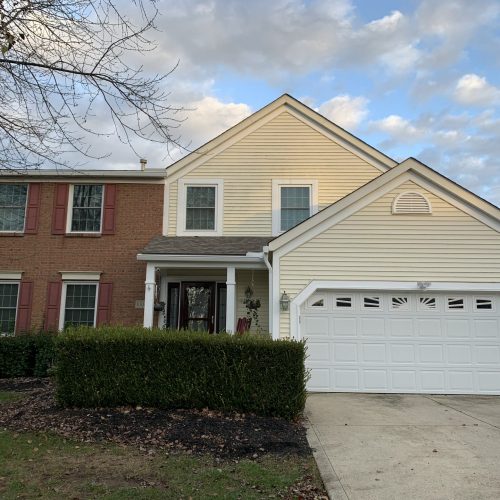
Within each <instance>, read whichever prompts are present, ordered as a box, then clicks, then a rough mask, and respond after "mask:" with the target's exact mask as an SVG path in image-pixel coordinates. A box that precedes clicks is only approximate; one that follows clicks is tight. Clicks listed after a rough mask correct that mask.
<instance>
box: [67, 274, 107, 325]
mask: <svg viewBox="0 0 500 500" xmlns="http://www.w3.org/2000/svg"><path fill="white" fill-rule="evenodd" d="M92 284H94V285H96V293H95V304H94V325H93V326H94V327H95V326H96V322H97V304H98V302H99V282H98V281H63V284H62V285H63V286H62V290H61V306H60V310H59V330H60V331H63V330H64V313H65V310H66V292H67V286H68V285H92Z"/></svg>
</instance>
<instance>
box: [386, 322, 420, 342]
mask: <svg viewBox="0 0 500 500" xmlns="http://www.w3.org/2000/svg"><path fill="white" fill-rule="evenodd" d="M387 322H388V327H389V332H390V334H391V336H392V337H410V338H411V337H413V336H414V335H415V325H414V324H413V318H411V317H410V318H388V319H387Z"/></svg>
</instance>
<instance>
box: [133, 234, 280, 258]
mask: <svg viewBox="0 0 500 500" xmlns="http://www.w3.org/2000/svg"><path fill="white" fill-rule="evenodd" d="M272 239H273V236H264V237H261V236H156V237H154V238H153V239H152V240H151V241H150V242H149V243H148V244H147V245H146V247H145V248H144V250H143V251H142V254H150V255H246V254H247V253H248V252H262V248H263V247H264V246H266V245H267V244H268V243H269V242H270V241H271V240H272Z"/></svg>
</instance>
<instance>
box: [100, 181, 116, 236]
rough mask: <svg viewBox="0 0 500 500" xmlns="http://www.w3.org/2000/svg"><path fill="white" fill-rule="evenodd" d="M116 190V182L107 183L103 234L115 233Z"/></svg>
mask: <svg viewBox="0 0 500 500" xmlns="http://www.w3.org/2000/svg"><path fill="white" fill-rule="evenodd" d="M116 190H117V187H116V184H106V185H105V187H104V213H103V217H102V231H101V233H102V234H115V218H116Z"/></svg>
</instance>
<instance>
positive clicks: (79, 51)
mask: <svg viewBox="0 0 500 500" xmlns="http://www.w3.org/2000/svg"><path fill="white" fill-rule="evenodd" d="M117 2H120V0H117ZM126 11H128V12H126ZM157 14H158V11H157V8H156V5H155V2H154V0H135V1H134V2H132V1H126V0H125V1H123V2H121V3H114V2H113V0H0V49H1V54H0V169H10V170H14V171H16V172H20V173H22V172H24V171H26V170H27V169H33V168H39V167H40V166H42V165H49V166H52V167H56V168H57V167H59V166H61V167H62V166H67V167H73V168H75V164H74V163H72V164H71V165H70V164H69V163H68V161H67V160H66V159H65V156H66V155H67V153H78V154H79V155H80V158H82V159H86V158H96V155H95V154H94V152H93V149H92V147H91V146H90V145H89V142H90V141H89V140H88V139H89V137H90V136H91V135H98V136H99V135H103V136H106V135H112V134H116V135H118V137H119V138H120V140H121V141H122V142H123V143H125V144H127V145H128V146H130V147H131V148H132V149H133V141H134V139H135V138H136V137H138V138H140V139H146V140H149V141H155V142H160V143H164V144H165V145H166V146H168V145H172V144H174V143H176V142H177V139H176V136H175V128H176V127H177V126H178V124H179V120H178V118H177V116H178V114H177V113H178V112H179V111H180V110H179V109H178V108H175V107H173V106H171V105H170V97H169V94H168V92H167V91H166V90H165V89H166V81H165V80H166V79H167V77H168V76H169V75H170V74H171V72H172V70H170V71H169V72H168V73H165V74H151V73H148V72H147V71H146V70H145V69H144V68H143V66H142V65H141V58H142V57H144V55H145V53H146V52H149V51H152V50H154V49H155V48H156V44H155V43H154V42H153V41H152V40H151V39H150V38H149V32H151V31H152V30H155V29H156V27H155V24H154V23H155V19H156V17H157ZM103 112H104V113H105V114H106V115H107V116H109V117H110V118H111V120H106V119H104V120H103V119H102V116H103ZM109 123H112V124H113V126H112V127H111V128H110V127H109ZM73 156H74V155H73Z"/></svg>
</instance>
